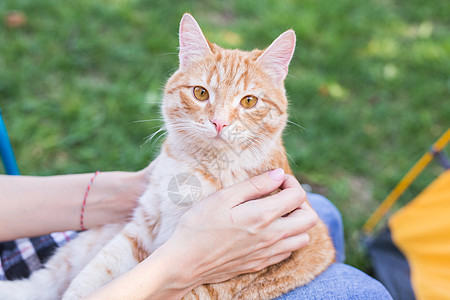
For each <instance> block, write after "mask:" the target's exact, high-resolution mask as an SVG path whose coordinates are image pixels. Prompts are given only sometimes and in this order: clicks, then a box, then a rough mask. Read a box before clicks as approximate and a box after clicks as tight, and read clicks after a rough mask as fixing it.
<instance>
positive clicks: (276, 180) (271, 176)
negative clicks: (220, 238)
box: [222, 168, 284, 207]
mask: <svg viewBox="0 0 450 300" xmlns="http://www.w3.org/2000/svg"><path fill="white" fill-rule="evenodd" d="M283 181H284V170H283V169H281V168H278V169H275V170H272V171H269V172H265V173H263V174H261V175H258V176H255V177H252V178H249V179H247V180H245V181H243V182H240V183H238V184H235V185H232V186H230V187H228V188H226V189H223V190H222V193H223V196H224V197H225V199H228V201H229V203H230V204H231V206H232V207H233V206H236V205H239V204H241V203H244V202H246V201H248V200H254V199H257V198H260V197H262V196H265V195H267V194H269V193H271V192H273V191H274V190H276V189H277V188H279V187H280V185H281V184H282V183H283Z"/></svg>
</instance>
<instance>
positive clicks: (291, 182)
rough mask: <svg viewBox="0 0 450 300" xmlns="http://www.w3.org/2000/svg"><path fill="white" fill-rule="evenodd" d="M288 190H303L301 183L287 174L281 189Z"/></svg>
mask: <svg viewBox="0 0 450 300" xmlns="http://www.w3.org/2000/svg"><path fill="white" fill-rule="evenodd" d="M288 188H302V185H301V184H300V182H298V180H297V179H296V178H295V177H294V176H292V175H289V174H285V175H284V181H283V184H282V185H281V189H283V190H284V189H288Z"/></svg>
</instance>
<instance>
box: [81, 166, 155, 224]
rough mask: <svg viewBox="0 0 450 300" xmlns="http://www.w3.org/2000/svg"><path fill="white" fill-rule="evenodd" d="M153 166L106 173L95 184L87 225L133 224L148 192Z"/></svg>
mask: <svg viewBox="0 0 450 300" xmlns="http://www.w3.org/2000/svg"><path fill="white" fill-rule="evenodd" d="M152 170H153V168H152V164H150V165H149V166H148V167H146V168H145V169H142V170H140V171H138V172H117V171H116V172H102V173H100V174H99V175H98V176H97V177H96V178H95V181H94V184H93V186H92V189H91V191H90V193H89V199H88V201H87V204H86V213H85V226H86V228H92V227H95V226H100V225H105V224H108V223H118V222H124V221H129V219H130V217H131V215H132V213H133V210H134V209H135V208H136V206H137V205H138V199H139V197H140V196H141V195H142V194H143V193H144V191H145V189H146V187H147V185H148V179H149V178H150V173H151V172H152Z"/></svg>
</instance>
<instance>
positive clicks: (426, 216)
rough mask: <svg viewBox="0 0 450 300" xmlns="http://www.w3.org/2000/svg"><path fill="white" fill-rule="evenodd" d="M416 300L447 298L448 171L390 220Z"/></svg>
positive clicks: (449, 271)
mask: <svg viewBox="0 0 450 300" xmlns="http://www.w3.org/2000/svg"><path fill="white" fill-rule="evenodd" d="M389 227H390V229H391V233H392V240H393V242H394V243H395V244H396V245H397V247H398V248H399V249H400V250H401V251H402V252H403V254H404V255H405V257H406V259H407V261H408V263H409V266H410V268H411V283H412V286H413V289H414V293H415V295H416V298H417V299H418V300H425V299H426V300H428V299H432V300H434V299H439V300H443V299H450V170H448V171H446V172H444V173H443V174H441V175H440V176H439V177H438V178H437V179H435V180H434V181H433V182H432V183H431V184H430V185H429V186H428V187H427V188H426V189H425V190H424V191H423V192H422V193H420V194H419V195H418V196H417V197H416V198H415V199H414V200H413V201H411V202H410V203H408V204H407V205H405V206H404V207H403V208H402V209H401V210H399V211H398V212H397V213H396V214H395V215H393V216H392V217H391V218H390V220H389Z"/></svg>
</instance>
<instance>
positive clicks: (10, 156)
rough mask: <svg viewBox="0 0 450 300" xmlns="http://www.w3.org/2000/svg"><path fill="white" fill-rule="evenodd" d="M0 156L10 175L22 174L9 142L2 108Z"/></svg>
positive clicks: (0, 114) (0, 116)
mask: <svg viewBox="0 0 450 300" xmlns="http://www.w3.org/2000/svg"><path fill="white" fill-rule="evenodd" d="M0 156H1V157H2V161H3V166H4V167H5V171H6V174H8V175H20V172H19V168H18V167H17V162H16V158H15V157H14V152H13V150H12V147H11V143H10V142H9V137H8V132H7V131H6V126H5V123H4V122H3V118H2V111H1V109H0Z"/></svg>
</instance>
